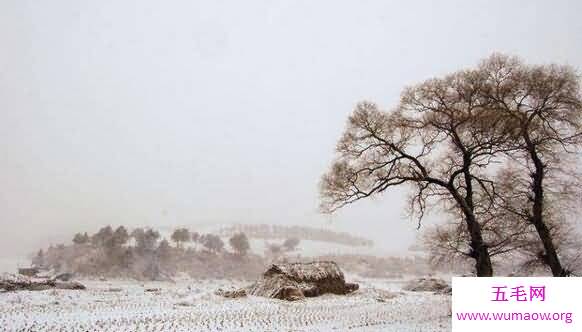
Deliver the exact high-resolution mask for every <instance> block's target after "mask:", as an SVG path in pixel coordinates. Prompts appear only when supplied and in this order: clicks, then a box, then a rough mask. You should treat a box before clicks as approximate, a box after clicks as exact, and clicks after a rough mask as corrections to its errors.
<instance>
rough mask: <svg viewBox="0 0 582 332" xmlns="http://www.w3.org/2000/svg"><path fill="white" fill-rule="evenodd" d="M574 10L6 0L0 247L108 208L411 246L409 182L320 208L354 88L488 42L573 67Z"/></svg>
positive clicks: (49, 234)
mask: <svg viewBox="0 0 582 332" xmlns="http://www.w3.org/2000/svg"><path fill="white" fill-rule="evenodd" d="M581 12H582V5H581V2H579V1H575V0H572V1H527V2H526V1H434V3H433V2H429V1H400V2H396V1H337V0H336V1H204V2H202V1H190V0H188V1H185V0H184V1H144V0H140V1H111V0H101V1H89V0H71V1H58V0H54V1H25V0H0V42H1V46H2V48H1V50H0V138H1V139H0V186H1V187H0V226H1V236H2V240H0V252H2V254H0V256H2V255H11V254H22V253H27V252H29V251H30V250H32V249H34V246H35V245H37V244H39V243H43V244H46V243H50V242H52V241H56V239H59V237H60V236H62V235H63V234H66V235H67V237H68V235H69V234H70V233H72V232H76V231H94V230H95V229H96V228H98V227H100V226H104V225H107V224H112V225H120V224H125V225H130V226H135V225H189V226H190V227H191V228H193V229H195V228H196V226H195V225H196V224H201V223H224V222H240V223H275V224H301V225H311V226H315V227H325V228H330V229H334V230H340V231H343V230H353V231H356V232H357V233H359V234H361V235H365V236H368V237H370V238H372V239H373V240H375V241H376V242H378V245H380V246H382V247H385V248H387V249H390V250H395V251H397V250H401V249H405V248H406V247H408V246H409V245H410V244H411V243H412V241H413V239H414V238H415V236H416V230H415V229H416V224H415V223H414V222H413V221H411V220H410V219H409V218H407V217H406V216H405V215H404V214H403V212H402V211H403V204H404V200H405V197H406V196H405V195H406V191H405V190H397V191H390V192H388V193H386V194H385V195H384V196H383V198H381V199H377V200H374V201H371V202H361V203H359V204H355V205H353V206H350V207H349V208H346V209H345V210H344V211H341V212H340V213H338V214H337V215H334V216H333V217H327V216H322V215H320V214H319V213H318V212H317V206H318V192H317V185H318V181H319V178H320V176H321V174H322V173H323V172H324V171H325V170H326V168H327V166H328V165H329V164H330V162H331V160H332V158H333V155H334V154H333V153H334V147H335V143H336V141H337V139H338V138H339V136H340V135H341V133H342V130H343V128H344V125H345V121H346V118H347V116H348V114H349V113H350V112H351V111H352V108H353V106H354V105H355V104H356V103H357V102H358V101H360V100H362V99H368V100H372V101H376V102H378V103H379V104H380V105H381V106H382V107H384V108H388V107H390V106H393V105H395V104H396V103H397V101H398V96H399V93H400V91H401V90H402V88H403V87H404V86H406V85H409V84H413V83H416V82H420V81H422V80H424V79H427V78H430V77H433V76H437V75H442V74H445V73H448V72H451V71H454V70H457V69H460V68H463V67H467V66H473V65H475V64H476V63H477V62H478V61H479V60H480V59H481V58H483V57H486V56H487V55H489V54H490V53H491V52H493V51H501V52H506V53H510V54H514V55H519V56H521V57H523V58H524V59H525V60H526V61H528V62H535V63H547V62H558V63H567V64H571V65H574V66H577V67H579V68H580V67H582V56H581V55H582V40H581V39H582V37H580V36H582V20H580V18H579V14H580V13H581ZM431 219H432V220H433V221H435V220H438V219H439V218H438V216H433V217H432V218H431Z"/></svg>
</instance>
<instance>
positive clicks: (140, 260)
mask: <svg viewBox="0 0 582 332" xmlns="http://www.w3.org/2000/svg"><path fill="white" fill-rule="evenodd" d="M170 240H171V242H170V241H168V239H165V238H162V237H161V235H160V233H159V232H158V231H157V230H155V229H152V228H136V229H134V230H132V231H131V232H129V231H128V230H127V228H125V227H124V226H119V227H117V228H115V229H114V228H112V227H111V226H106V227H103V228H101V229H99V230H98V231H97V232H96V233H94V234H91V235H89V234H88V233H77V234H75V235H74V236H73V238H72V243H71V244H70V245H65V244H60V245H57V246H53V245H51V246H50V247H49V248H48V249H45V250H42V249H41V250H39V251H38V252H37V253H36V255H34V257H33V258H32V263H33V265H34V266H35V267H39V268H44V269H54V270H57V271H69V272H75V273H79V274H83V275H89V276H127V277H136V278H145V279H152V280H158V279H166V278H171V277H172V276H174V275H176V274H177V273H180V272H184V273H187V274H190V275H191V276H194V277H206V276H229V275H231V276H233V277H234V276H236V277H244V276H249V275H255V274H257V273H260V272H261V271H262V269H263V267H264V265H265V262H264V259H263V258H262V257H260V256H257V255H252V254H250V249H251V246H250V242H249V240H248V238H247V236H246V234H244V233H236V234H233V235H232V236H231V237H230V238H229V240H228V245H229V247H230V249H231V251H229V250H228V249H227V248H226V246H225V243H224V242H223V240H222V239H221V237H220V236H218V235H216V234H199V233H198V232H195V231H190V230H188V229H187V228H179V229H176V230H174V232H173V233H172V234H171V236H170ZM172 242H173V243H174V245H172V244H171V243H172Z"/></svg>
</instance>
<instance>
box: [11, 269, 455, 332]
mask: <svg viewBox="0 0 582 332" xmlns="http://www.w3.org/2000/svg"><path fill="white" fill-rule="evenodd" d="M350 280H353V279H350ZM356 281H357V282H359V283H360V287H361V288H360V290H359V291H357V292H355V293H353V294H351V295H348V296H338V295H324V296H321V297H318V298H308V299H305V300H303V301H298V302H285V301H280V300H273V299H266V298H260V297H247V298H240V299H224V298H221V297H218V296H216V295H214V294H213V292H214V290H216V289H217V288H219V287H221V288H230V287H231V286H233V285H234V286H237V287H238V286H242V285H246V282H242V281H228V280H216V281H195V280H180V281H177V282H176V283H167V282H166V283H162V282H148V283H145V284H143V283H139V282H136V281H123V280H113V281H82V282H83V283H84V284H85V285H86V286H87V287H88V289H87V290H86V291H71V290H47V291H37V292H28V291H23V292H9V293H0V330H2V331H112V332H113V331H116V332H117V331H119V332H124V331H160V332H161V331H333V330H337V331H345V330H352V331H399V332H412V331H423V332H425V331H426V332H430V331H450V329H451V326H450V317H449V316H448V315H449V311H450V297H449V296H446V295H434V294H432V293H412V292H403V291H401V286H402V283H403V281H402V280H377V279H357V280H356ZM394 295H396V296H395V297H393V296H394Z"/></svg>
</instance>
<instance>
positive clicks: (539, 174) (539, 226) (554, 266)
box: [526, 137, 569, 277]
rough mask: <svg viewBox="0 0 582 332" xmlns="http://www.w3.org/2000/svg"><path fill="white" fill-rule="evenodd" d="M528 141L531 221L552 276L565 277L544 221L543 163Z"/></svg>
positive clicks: (527, 140)
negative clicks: (530, 161)
mask: <svg viewBox="0 0 582 332" xmlns="http://www.w3.org/2000/svg"><path fill="white" fill-rule="evenodd" d="M526 142H527V143H528V148H529V153H530V156H531V158H532V160H533V163H534V166H535V171H534V172H533V174H532V176H531V177H532V191H533V198H532V200H533V206H532V215H531V217H530V221H531V223H532V224H533V225H534V227H535V229H536V231H537V233H538V235H539V237H540V240H541V241H542V244H543V246H544V251H545V253H546V261H545V262H546V263H547V264H548V265H549V267H550V269H551V270H552V275H553V276H554V277H565V276H567V275H568V274H569V273H568V271H567V270H565V269H564V268H563V267H562V264H561V263H560V258H559V257H558V252H557V250H556V247H555V245H554V243H553V241H552V235H551V233H550V230H549V229H548V226H547V225H546V224H545V222H544V216H543V213H544V187H543V180H544V173H545V165H544V164H543V162H542V161H541V159H540V158H539V156H538V154H537V151H536V148H535V146H534V145H533V144H532V143H531V141H530V140H529V137H528V138H527V139H526Z"/></svg>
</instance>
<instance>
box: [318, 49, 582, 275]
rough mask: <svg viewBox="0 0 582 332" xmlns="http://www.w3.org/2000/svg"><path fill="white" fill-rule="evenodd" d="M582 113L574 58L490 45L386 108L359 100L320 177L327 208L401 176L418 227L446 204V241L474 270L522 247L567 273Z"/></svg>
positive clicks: (487, 268)
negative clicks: (536, 57)
mask: <svg viewBox="0 0 582 332" xmlns="http://www.w3.org/2000/svg"><path fill="white" fill-rule="evenodd" d="M581 116H582V93H581V89H580V78H579V76H578V75H577V73H576V71H575V70H574V69H573V68H571V67H569V66H559V65H528V64H525V63H523V62H522V61H521V60H520V59H517V58H514V57H509V56H505V55H500V54H495V55H493V56H491V57H489V58H487V59H486V60H484V61H482V62H481V64H480V65H479V66H478V67H477V68H475V69H467V70H461V71H458V72H455V73H453V74H450V75H447V76H445V77H442V78H435V79H430V80H427V81H425V82H423V83H421V84H418V85H415V86H412V87H408V88H406V89H405V90H404V92H403V93H402V96H401V99H400V103H399V104H398V105H397V106H396V107H395V108H394V109H393V110H391V111H382V110H380V109H379V108H378V106H377V105H376V104H373V103H369V102H363V103H360V104H358V105H357V107H356V110H355V111H354V113H353V114H352V115H351V116H350V117H349V120H348V125H347V128H346V130H345V132H344V134H343V136H342V137H341V139H340V140H339V142H338V145H337V157H336V159H335V161H334V162H333V164H332V166H331V168H330V170H329V171H328V172H327V173H326V174H325V175H324V176H323V178H322V182H321V197H322V209H323V210H324V211H325V212H333V211H335V210H337V209H339V208H341V207H343V206H346V205H348V204H351V203H353V202H355V201H358V200H360V199H365V198H368V197H373V196H376V195H378V194H381V193H382V192H384V191H386V190H389V189H390V188H393V187H399V186H403V185H407V186H408V187H409V188H411V189H412V191H411V196H410V205H409V206H410V212H411V213H412V214H415V215H417V216H418V220H419V227H420V222H421V220H422V217H423V216H424V214H425V211H426V210H427V209H428V208H429V207H432V206H435V205H437V206H440V207H441V208H442V209H444V211H446V212H447V213H448V214H449V216H450V219H451V223H450V224H451V225H452V226H451V225H449V226H447V227H446V228H441V229H439V232H440V235H439V236H438V237H437V239H440V240H441V241H442V242H443V245H442V246H441V248H445V249H446V250H449V251H450V252H454V253H455V254H458V255H461V256H463V257H467V258H470V259H472V260H473V262H474V269H475V272H476V275H477V276H491V275H493V264H492V255H499V256H500V257H504V256H503V255H504V254H508V253H511V252H513V251H515V250H518V249H519V250H527V251H531V252H536V255H537V257H539V260H540V261H541V262H543V264H545V266H547V267H548V268H549V270H550V271H551V273H552V274H553V275H554V276H567V275H569V274H570V272H571V271H569V269H568V268H566V267H565V265H564V263H563V261H562V258H561V256H560V254H561V252H560V250H561V248H560V246H559V243H561V242H562V241H558V238H560V237H562V236H567V235H568V234H564V231H563V230H564V228H565V226H564V225H565V223H566V222H567V221H568V217H570V215H569V213H570V212H571V211H572V209H571V208H572V207H575V206H576V205H577V203H578V201H577V198H578V197H579V195H578V194H577V193H575V190H577V189H578V187H579V186H578V182H577V180H578V178H577V176H575V173H576V158H577V157H578V156H577V154H576V152H578V149H579V147H580V145H581V143H582V141H581V138H582V131H581V126H582V118H581ZM565 242H568V243H578V244H579V242H578V241H565Z"/></svg>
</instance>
